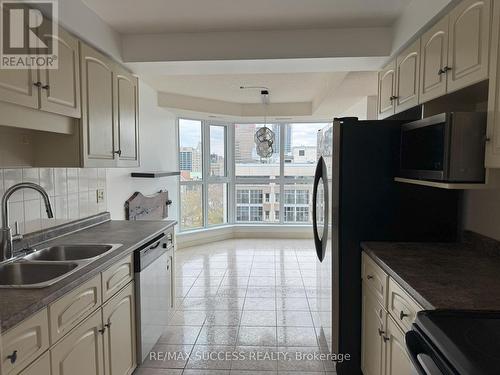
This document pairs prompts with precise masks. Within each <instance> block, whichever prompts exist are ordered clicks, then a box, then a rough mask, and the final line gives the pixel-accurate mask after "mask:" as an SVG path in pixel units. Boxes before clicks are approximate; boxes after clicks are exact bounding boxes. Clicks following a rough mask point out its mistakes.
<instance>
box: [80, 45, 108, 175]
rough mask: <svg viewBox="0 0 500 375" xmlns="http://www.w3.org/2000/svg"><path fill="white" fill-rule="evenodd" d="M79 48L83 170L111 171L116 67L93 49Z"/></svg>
mask: <svg viewBox="0 0 500 375" xmlns="http://www.w3.org/2000/svg"><path fill="white" fill-rule="evenodd" d="M80 46H81V50H80V55H81V69H82V71H81V75H82V132H83V137H82V138H83V153H84V155H83V156H84V166H87V167H92V166H96V167H98V166H102V167H114V166H116V160H115V152H114V151H115V140H114V139H115V127H114V113H113V102H114V92H113V90H114V73H113V69H114V68H115V64H114V63H112V62H111V61H110V60H109V59H108V58H107V57H105V56H104V55H102V54H100V53H99V52H97V51H96V50H94V49H93V48H90V47H89V46H87V45H85V44H83V43H80Z"/></svg>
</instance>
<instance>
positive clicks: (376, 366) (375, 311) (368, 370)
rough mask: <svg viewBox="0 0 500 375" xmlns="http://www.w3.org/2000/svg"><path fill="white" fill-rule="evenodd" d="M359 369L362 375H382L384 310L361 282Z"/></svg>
mask: <svg viewBox="0 0 500 375" xmlns="http://www.w3.org/2000/svg"><path fill="white" fill-rule="evenodd" d="M362 299H363V300H362V337H361V370H362V371H363V374H364V375H382V374H383V371H384V368H383V365H384V351H383V347H384V341H383V337H382V335H383V334H384V332H385V320H386V315H387V314H386V312H385V311H384V308H383V307H382V306H381V305H380V303H379V302H378V300H377V298H376V296H375V295H374V294H373V292H372V291H371V290H370V289H368V288H367V287H366V284H365V283H364V282H363V293H362Z"/></svg>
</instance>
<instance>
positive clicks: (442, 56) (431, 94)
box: [420, 16, 449, 103]
mask: <svg viewBox="0 0 500 375" xmlns="http://www.w3.org/2000/svg"><path fill="white" fill-rule="evenodd" d="M448 23H449V17H448V16H446V17H444V18H443V19H442V20H441V21H439V22H438V23H437V24H435V25H434V26H433V27H432V28H431V29H430V30H429V31H427V32H426V33H424V34H423V35H422V37H421V42H420V43H421V44H420V102H421V103H423V102H426V101H429V100H431V99H434V98H437V97H438V96H441V95H444V94H446V72H445V71H444V70H443V69H444V68H445V67H446V66H448Z"/></svg>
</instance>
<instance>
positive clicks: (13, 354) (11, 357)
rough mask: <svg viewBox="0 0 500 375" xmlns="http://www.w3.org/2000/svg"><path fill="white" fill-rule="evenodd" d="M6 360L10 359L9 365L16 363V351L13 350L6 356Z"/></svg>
mask: <svg viewBox="0 0 500 375" xmlns="http://www.w3.org/2000/svg"><path fill="white" fill-rule="evenodd" d="M7 358H8V359H10V363H16V361H17V350H14V351H13V352H12V354H10V355H8V356H7Z"/></svg>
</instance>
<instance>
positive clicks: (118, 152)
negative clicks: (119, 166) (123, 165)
mask: <svg viewBox="0 0 500 375" xmlns="http://www.w3.org/2000/svg"><path fill="white" fill-rule="evenodd" d="M113 154H117V155H118V156H122V150H116V151H113Z"/></svg>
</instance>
